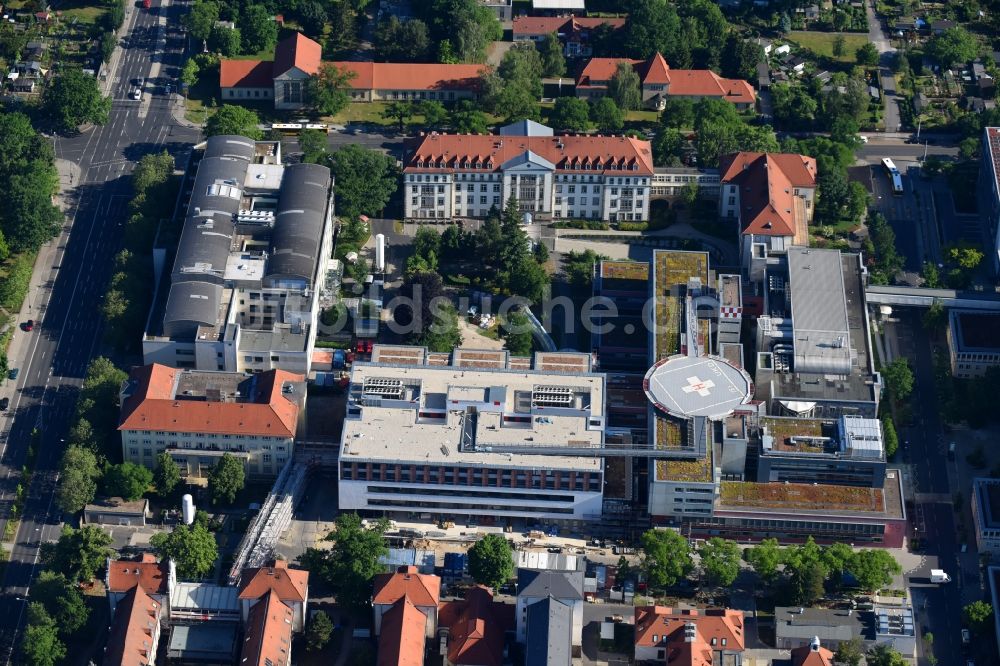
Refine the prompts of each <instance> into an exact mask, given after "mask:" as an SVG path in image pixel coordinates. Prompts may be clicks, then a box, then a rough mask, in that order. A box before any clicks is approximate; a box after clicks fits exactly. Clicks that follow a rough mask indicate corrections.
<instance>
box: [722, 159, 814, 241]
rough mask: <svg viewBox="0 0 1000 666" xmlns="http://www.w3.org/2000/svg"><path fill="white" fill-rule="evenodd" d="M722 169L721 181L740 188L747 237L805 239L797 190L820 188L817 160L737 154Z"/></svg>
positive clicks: (741, 215)
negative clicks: (798, 208) (797, 213)
mask: <svg viewBox="0 0 1000 666" xmlns="http://www.w3.org/2000/svg"><path fill="white" fill-rule="evenodd" d="M719 166H720V168H719V171H720V173H721V174H722V176H721V181H722V182H723V183H725V184H735V185H738V186H739V191H740V219H741V221H742V225H743V233H748V234H757V235H763V236H796V235H801V233H799V232H800V230H799V229H798V227H799V226H800V225H799V224H798V223H797V221H796V215H795V207H796V205H799V204H798V202H797V201H796V197H795V194H794V192H793V190H794V189H795V188H814V187H816V160H814V159H813V158H811V157H806V156H805V155H796V154H792V153H737V154H735V155H729V156H727V157H724V158H723V159H722V161H721V164H720V165H719ZM796 242H797V243H803V242H808V239H807V238H806V239H802V238H800V239H797V240H796Z"/></svg>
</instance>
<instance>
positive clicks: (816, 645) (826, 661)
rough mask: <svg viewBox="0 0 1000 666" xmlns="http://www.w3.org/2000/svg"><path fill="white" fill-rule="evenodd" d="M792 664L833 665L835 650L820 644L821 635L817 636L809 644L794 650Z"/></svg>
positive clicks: (794, 665)
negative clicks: (832, 650) (831, 650)
mask: <svg viewBox="0 0 1000 666" xmlns="http://www.w3.org/2000/svg"><path fill="white" fill-rule="evenodd" d="M792 666H833V652H830V651H829V650H827V649H826V648H825V647H823V646H822V645H820V641H819V636H815V637H813V639H812V641H811V642H810V643H809V645H801V646H799V647H797V648H795V649H793V650H792Z"/></svg>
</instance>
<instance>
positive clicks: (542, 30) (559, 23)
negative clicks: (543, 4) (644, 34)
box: [513, 14, 626, 58]
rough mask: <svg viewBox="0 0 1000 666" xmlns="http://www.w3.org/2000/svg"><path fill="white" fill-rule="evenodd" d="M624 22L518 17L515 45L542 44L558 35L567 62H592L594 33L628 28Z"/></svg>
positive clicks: (615, 20) (599, 19) (566, 17)
mask: <svg viewBox="0 0 1000 666" xmlns="http://www.w3.org/2000/svg"><path fill="white" fill-rule="evenodd" d="M625 21H626V19H624V18H603V17H593V18H588V17H577V16H573V15H572V14H570V15H569V16H518V17H517V18H515V19H514V33H513V34H514V41H515V42H519V41H531V42H536V43H538V42H541V41H542V40H543V39H545V37H546V35H551V34H552V33H555V34H556V35H557V36H558V37H559V41H560V42H561V43H562V45H563V55H565V56H566V57H567V58H579V57H584V58H589V57H590V56H591V55H593V52H594V50H593V48H592V47H591V46H590V35H591V33H592V32H593V31H594V30H596V29H597V28H599V27H600V26H607V27H608V28H610V29H611V30H621V29H622V28H624V27H625Z"/></svg>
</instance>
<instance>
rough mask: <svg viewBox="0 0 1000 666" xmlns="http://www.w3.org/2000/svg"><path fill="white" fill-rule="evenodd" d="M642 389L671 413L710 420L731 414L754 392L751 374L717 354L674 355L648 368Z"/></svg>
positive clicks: (654, 403)
mask: <svg viewBox="0 0 1000 666" xmlns="http://www.w3.org/2000/svg"><path fill="white" fill-rule="evenodd" d="M643 388H644V389H645V391H646V397H648V398H649V400H650V402H652V403H653V405H655V406H656V407H657V408H659V409H661V410H663V411H664V412H667V413H668V414H673V415H675V416H681V417H692V416H707V417H708V418H711V419H721V418H723V417H726V416H728V415H729V414H731V413H732V412H733V410H734V409H736V408H737V407H739V406H740V405H744V404H746V403H747V402H749V401H750V397H751V395H752V394H753V383H752V382H751V381H750V376H749V375H747V373H746V372H744V371H743V370H741V369H739V368H737V367H736V366H734V365H731V364H730V363H729V362H728V361H726V360H725V359H723V358H720V357H718V356H697V357H691V356H684V355H677V356H671V357H670V358H667V359H664V360H663V361H660V362H659V363H657V364H656V365H654V366H653V367H652V368H650V369H649V372H647V373H646V377H645V379H644V380H643Z"/></svg>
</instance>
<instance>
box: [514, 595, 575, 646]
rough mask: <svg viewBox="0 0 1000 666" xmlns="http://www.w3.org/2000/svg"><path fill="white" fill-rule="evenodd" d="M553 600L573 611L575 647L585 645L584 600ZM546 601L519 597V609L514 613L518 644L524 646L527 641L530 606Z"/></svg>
mask: <svg viewBox="0 0 1000 666" xmlns="http://www.w3.org/2000/svg"><path fill="white" fill-rule="evenodd" d="M553 599H555V600H556V601H558V602H559V603H561V604H565V605H567V606H569V607H570V608H572V609H573V647H580V646H581V645H583V600H582V599H572V598H567V599H560V598H557V597H553ZM544 600H545V599H544V598H543V597H529V596H521V595H518V597H517V608H516V609H515V611H514V612H515V618H516V622H517V642H518V643H521V644H522V645H523V644H524V641H525V635H526V633H527V621H528V606H531V605H532V604H534V603H536V602H539V601H544Z"/></svg>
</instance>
